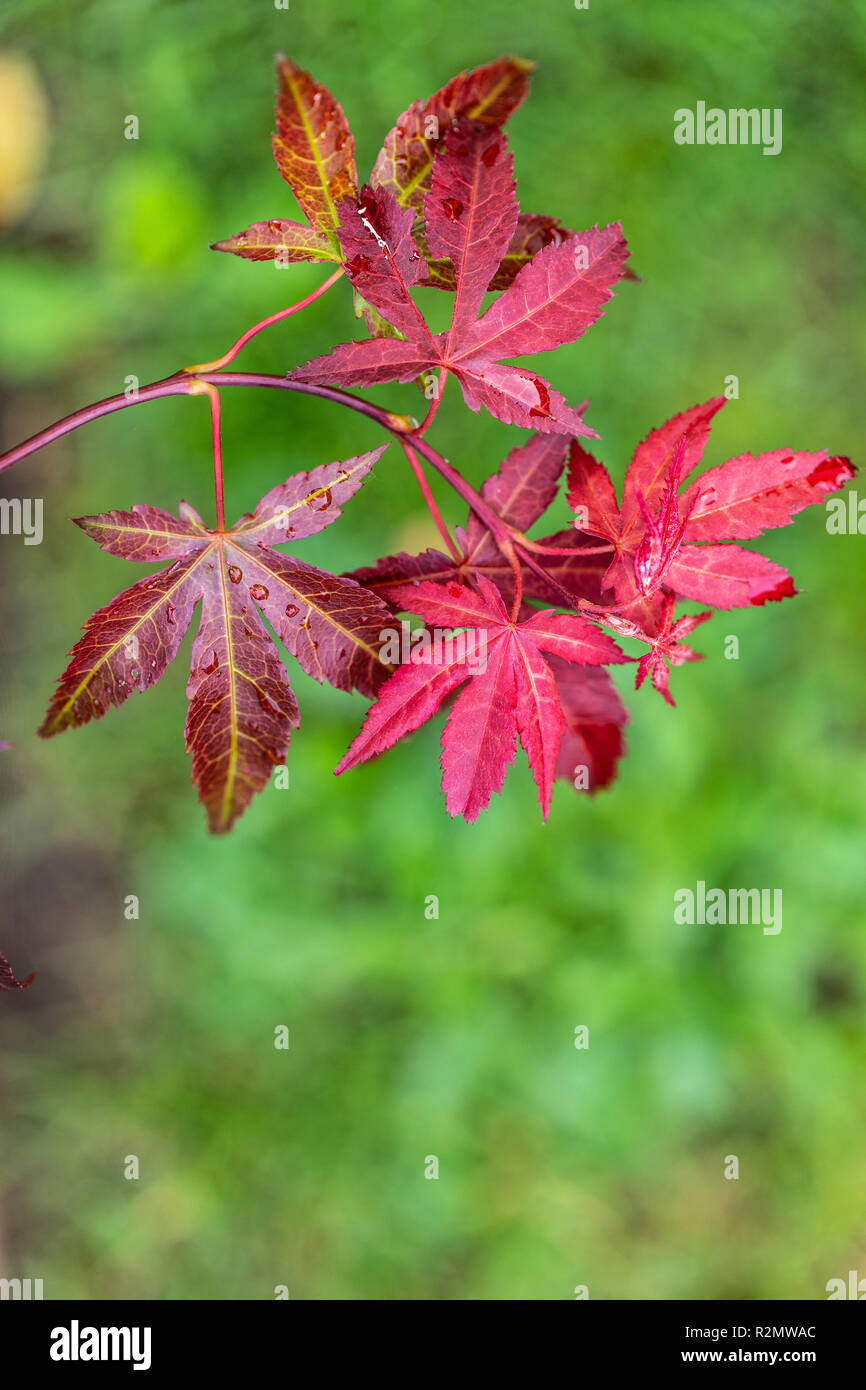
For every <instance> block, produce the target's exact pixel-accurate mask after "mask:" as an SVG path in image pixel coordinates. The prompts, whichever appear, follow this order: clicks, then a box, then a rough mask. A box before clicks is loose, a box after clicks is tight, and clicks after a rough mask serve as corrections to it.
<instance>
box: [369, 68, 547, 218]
mask: <svg viewBox="0 0 866 1390" xmlns="http://www.w3.org/2000/svg"><path fill="white" fill-rule="evenodd" d="M534 66H535V64H534V63H527V62H524V60H523V59H522V58H497V60H496V61H495V62H493V63H488V64H486V66H484V67H480V68H475V69H474V70H473V71H472V72H460V73H458V74H457V76H456V77H452V79H451V81H450V82H448V83H447V84H446V85H445V86H444V87H442V88H441V89H440V90H439V91H438V92H434V94H433V96H432V97H428V99H427V100H426V101H413V102H412V105H411V106H410V107H409V108H408V110H406V111H404V112H403V114H402V116H401V117H400V119H399V121H398V122H397V124H396V125H395V126H394V129H393V130H391V131H390V132H389V133H388V135H386V137H385V143H384V145H383V147H382V149H381V151H380V153H379V155H378V157H377V159H376V163H375V165H374V168H373V173H372V174H371V176H370V182H371V184H373V185H374V186H376V187H382V188H387V189H388V190H389V191H390V192H391V193H392V194H393V195H394V197H395V198H396V200H397V202H398V204H399V205H400V207H404V208H405V207H411V208H413V209H415V211H416V212H420V211H422V210H423V207H424V199H425V197H426V195H427V194H428V193H429V192H430V187H431V182H432V177H433V162H434V157H435V154H436V151H437V148H438V141H439V139H440V136H444V135H445V133H446V131H447V130H449V129H450V127H451V125H452V124H453V122H454V121H457V120H459V119H460V118H461V117H468V118H469V119H470V120H473V121H477V122H478V123H479V124H482V125H485V126H487V127H493V128H494V129H495V128H496V127H499V126H503V125H504V124H505V122H506V121H507V120H508V118H509V116H510V115H511V113H512V112H513V111H514V110H516V108H517V107H518V106H519V105H520V103H521V102H522V101H523V98H524V97H525V96H526V93H527V91H528V90H529V74H530V73H531V72H532V70H533V68H534Z"/></svg>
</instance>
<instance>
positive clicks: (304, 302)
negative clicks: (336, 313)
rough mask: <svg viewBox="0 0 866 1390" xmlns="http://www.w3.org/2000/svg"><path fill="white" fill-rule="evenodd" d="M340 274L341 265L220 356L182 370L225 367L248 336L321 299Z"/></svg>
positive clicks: (198, 372) (191, 372) (193, 371)
mask: <svg viewBox="0 0 866 1390" xmlns="http://www.w3.org/2000/svg"><path fill="white" fill-rule="evenodd" d="M342 274H343V267H342V266H339V267H338V268H337V270H335V271H334V273H333V275H329V276H328V278H327V280H325V281H323V283H322V284H321V285H319V287H318V289H315V290H313V291H312V293H311V294H308V295H307V296H306V298H305V299H299V300H298V302H297V304H290V305H289V307H288V309H280V310H279V312H278V313H276V314H269V315H268V317H267V318H266V319H262V320H261V321H260V322H259V323H254V324H253V326H252V328H248V329H247V331H246V333H242V334H241V336H240V338H238V340H237V342H236V343H234V344H233V345H232V346H231V347H230V348H229V350H228V352H225V353H223V355H222V357H217V358H215V360H214V361H213V362H199V363H197V365H196V366H194V367H184V369H183V370H184V371H185V372H186V373H187V375H188V376H194V375H196V376H198V375H201V373H202V372H217V371H219V370H220V368H221V367H227V366H228V364H229V363H230V362H234V360H235V358H236V357H237V355H238V353H239V352H240V350H241V348H243V347H245V346H246V344H247V343H248V342H249V341H250V338H254V337H255V336H256V334H257V333H261V331H262V329H263V328H270V326H271V324H273V323H279V322H280V319H287V318H288V317H289V315H290V314H297V313H298V312H299V310H301V309H306V308H307V306H308V305H310V304H314V303H315V301H316V300H317V299H321V297H322V295H323V294H325V292H326V291H327V290H329V289H330V288H331V286H332V285H335V284H336V283H337V281H338V280H339V279H340V277H341V276H342Z"/></svg>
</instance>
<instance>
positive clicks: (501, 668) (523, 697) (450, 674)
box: [337, 576, 625, 821]
mask: <svg viewBox="0 0 866 1390" xmlns="http://www.w3.org/2000/svg"><path fill="white" fill-rule="evenodd" d="M477 582H478V585H479V588H480V593H479V594H476V593H474V592H473V591H472V590H471V589H468V588H466V587H465V586H464V585H461V584H456V583H451V584H446V585H440V584H433V583H430V582H429V581H426V580H425V581H422V582H421V583H419V584H417V585H407V586H405V587H404V588H403V589H402V590H397V591H395V594H394V601H395V602H397V603H399V604H400V606H401V607H403V608H405V609H409V610H411V611H412V612H414V613H417V614H419V616H421V617H423V618H424V619H426V621H427V622H428V624H434V625H435V627H436V628H438V629H444V630H446V631H447V632H453V631H455V630H460V629H467V628H468V629H470V630H472V631H473V632H474V633H475V634H476V641H475V646H474V647H473V651H474V653H475V654H476V655H477V654H478V653H479V652H481V651H483V652H484V660H483V661H481V662H473V661H471V660H469V659H468V658H467V655H466V652H467V644H466V643H463V644H461V643H455V644H454V648H455V649H456V650H455V649H448V650H446V651H445V652H444V654H443V656H442V658H441V660H440V661H437V660H436V659H435V648H434V649H433V652H434V657H433V658H431V659H428V660H425V659H419V660H410V662H409V663H408V664H405V665H402V666H400V667H398V669H397V670H396V671H395V673H394V675H393V676H391V677H390V678H389V680H387V681H386V682H385V684H384V685H383V687H382V690H381V691H380V694H379V698H378V699H377V701H376V702H375V704H373V705H372V706H371V707H370V709H369V710H368V712H367V717H366V720H365V723H364V726H363V728H362V730H361V732H360V733H359V734H358V736H357V738H356V739H355V741H354V742H353V744H352V746H351V748H350V749H349V751H348V752H347V754H346V756H345V757H344V758H343V759H342V761H341V762H340V764H339V765H338V767H337V772H338V773H340V772H345V771H346V770H347V769H348V768H350V767H354V766H355V765H356V764H357V763H359V762H363V761H365V760H366V759H367V758H369V757H372V756H374V755H375V754H376V753H381V752H382V751H384V749H386V748H390V747H391V746H392V745H393V744H394V743H396V742H397V740H398V739H399V738H402V737H403V736H404V735H405V734H407V733H410V732H412V730H414V729H417V728H418V727H419V726H420V725H421V724H423V723H424V722H425V721H426V720H427V719H429V718H430V717H431V715H432V714H433V713H435V711H436V710H437V709H438V707H439V705H440V704H441V703H442V701H443V700H444V699H445V697H446V696H447V695H449V694H450V693H451V691H452V690H454V689H455V688H456V687H457V686H458V685H461V684H462V683H463V682H464V681H467V680H468V682H469V683H468V685H467V686H466V688H465V689H464V690H463V691H462V692H461V693H460V695H459V696H458V697H457V700H456V701H455V703H454V705H453V707H452V709H451V713H450V715H449V717H448V722H447V724H446V726H445V730H444V732H443V735H442V772H443V781H442V785H443V790H444V791H445V796H446V805H447V808H448V811H449V813H450V814H451V815H452V816H456V815H462V816H464V817H465V819H466V820H469V821H473V820H475V819H476V817H477V816H478V815H479V813H480V812H481V811H482V810H484V808H485V807H486V806H487V804H488V802H489V801H490V797H491V796H492V795H493V793H494V792H498V791H500V790H501V788H502V783H503V781H504V779H505V773H506V771H507V769H508V767H509V765H510V764H511V762H512V761H513V759H514V753H515V751H516V747H517V741H518V739H519V740H520V743H521V745H522V746H523V748H524V749H525V751H526V753H527V756H528V759H529V764H530V767H531V769H532V773H533V776H534V778H535V781H536V785H537V787H538V799H539V803H540V805H541V808H542V814H543V815H544V817H545V818H546V817H547V812H548V809H549V806H550V797H551V791H552V786H553V778H554V775H555V772H556V761H557V757H558V754H559V747H560V742H561V739H562V734H563V732H564V730H565V719H564V716H563V713H562V709H561V706H560V702H559V697H558V695H557V693H556V682H555V679H554V675H553V672H552V670H551V668H550V666H549V665H548V663H547V661H546V660H545V659H544V656H543V655H542V653H552V654H553V655H554V656H558V657H560V658H562V659H563V660H564V661H567V662H576V663H580V664H585V665H602V664H607V663H610V662H619V661H623V660H625V658H624V657H623V655H622V653H621V652H620V650H619V648H618V647H617V646H616V644H615V643H614V642H612V641H611V640H610V638H608V637H605V636H604V634H602V633H600V632H598V630H597V629H595V628H593V627H592V625H591V624H589V623H586V622H584V621H583V620H582V619H580V618H577V617H573V616H570V615H566V614H561V613H553V612H551V611H549V610H547V611H545V612H541V613H535V614H533V616H532V617H531V618H529V619H527V620H526V621H524V622H517V623H515V622H512V621H511V619H510V617H509V614H508V610H507V609H506V607H505V605H504V604H503V602H502V598H501V596H500V594H499V592H498V590H497V589H496V587H495V586H494V585H493V584H491V583H490V582H489V580H487V579H485V578H484V577H483V576H478V579H477ZM482 635H483V643H482V640H481V638H482ZM426 652H427V655H428V656H429V654H430V649H429V648H427V649H426Z"/></svg>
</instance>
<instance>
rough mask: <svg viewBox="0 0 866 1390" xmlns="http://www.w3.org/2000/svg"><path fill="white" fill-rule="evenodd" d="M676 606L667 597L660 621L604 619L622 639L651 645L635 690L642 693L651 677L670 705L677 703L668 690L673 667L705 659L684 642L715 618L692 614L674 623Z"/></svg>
mask: <svg viewBox="0 0 866 1390" xmlns="http://www.w3.org/2000/svg"><path fill="white" fill-rule="evenodd" d="M675 602H676V600H675V597H674V595H673V594H665V596H664V599H663V601H662V605H661V612H660V614H659V616H658V617H657V618H655V617H654V615H653V614H649V615H648V616H644V617H643V618H642V620H636V619H634V618H628V617H626V616H625V614H609V615H608V616H607V617H605V618H604V622H605V623H606V624H607V626H608V627H612V628H613V630H614V632H618V633H619V635H620V636H621V637H634V638H636V639H637V641H639V642H646V643H647V644H648V646H649V651H648V652H647V654H646V656H642V657H641V658H640V660H639V662H638V668H637V674H636V676H635V682H634V685H635V690H640V688H641V686H642V685H643V683H644V681H645V680H646V678H647V676H650V677H651V678H652V683H653V685H654V686H655V688H656V690H657V691H658V692H659V694H660V695H661V696H662V697H663V699H665V700H667V702H668V704H669V705H673V704H675V703H676V702H675V700H674V698H673V696H672V695H671V693H670V690H669V689H668V679H669V674H670V667H671V666H682V665H683V664H684V663H685V662H686V661H703V659H704V656H703V652H693V651H692V649H691V647H687V646H686V645H685V643H684V642H683V640H682V639H683V638H684V637H688V636H689V635H690V634H691V633H692V632H694V630H695V628H696V627H699V626H700V624H701V623H705V622H706V621H707V619H708V618H711V617H712V616H713V615H712V613H688V614H685V615H684V616H683V617H681V618H677V619H676V621H674V604H675Z"/></svg>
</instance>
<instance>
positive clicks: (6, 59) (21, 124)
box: [0, 52, 48, 227]
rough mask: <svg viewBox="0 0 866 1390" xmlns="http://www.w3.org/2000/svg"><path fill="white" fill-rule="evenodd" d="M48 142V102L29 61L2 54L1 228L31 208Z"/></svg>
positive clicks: (0, 122)
mask: <svg viewBox="0 0 866 1390" xmlns="http://www.w3.org/2000/svg"><path fill="white" fill-rule="evenodd" d="M47 142H48V103H47V100H46V97H45V92H44V89H43V86H42V82H41V79H40V77H39V73H38V72H37V70H36V67H35V65H34V64H33V63H31V61H30V59H29V58H26V57H24V55H23V54H18V53H8V52H7V53H3V52H0V225H2V226H7V227H8V226H11V225H12V224H13V223H14V222H16V221H17V220H18V219H19V218H20V217H22V216H23V214H24V213H25V212H26V211H27V209H28V208H29V206H30V204H31V202H32V200H33V194H34V190H35V185H36V179H37V176H38V174H39V172H40V170H41V168H42V163H43V160H44V157H45V148H46V145H47Z"/></svg>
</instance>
